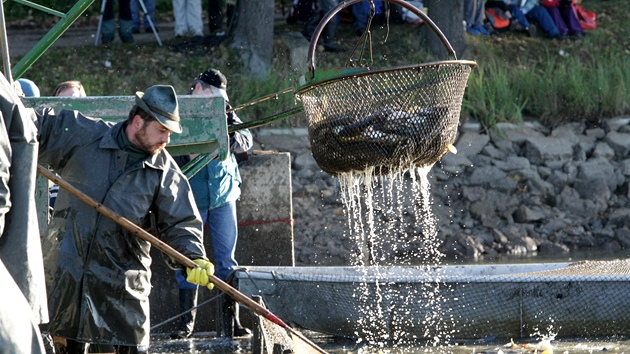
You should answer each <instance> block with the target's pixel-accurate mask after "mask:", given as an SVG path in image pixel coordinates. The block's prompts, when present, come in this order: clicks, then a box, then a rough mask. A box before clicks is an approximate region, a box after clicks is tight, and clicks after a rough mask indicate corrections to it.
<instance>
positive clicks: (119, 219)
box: [37, 164, 326, 353]
mask: <svg viewBox="0 0 630 354" xmlns="http://www.w3.org/2000/svg"><path fill="white" fill-rule="evenodd" d="M37 172H38V173H39V174H41V175H43V176H44V177H46V178H48V179H49V180H51V181H53V182H54V183H55V184H57V185H58V186H59V187H61V188H63V189H65V190H67V191H68V192H70V194H72V195H73V196H75V197H76V198H78V199H79V200H81V201H83V202H84V203H86V204H87V205H89V206H90V207H92V208H94V209H96V210H97V211H98V212H99V213H101V214H103V215H105V216H107V217H108V218H110V219H112V220H113V221H114V222H116V223H117V224H118V225H120V226H122V227H124V228H125V229H127V230H129V231H131V232H132V233H133V234H134V235H136V236H138V237H140V238H141V239H143V240H145V241H147V242H149V243H150V244H151V245H153V246H155V247H157V248H158V249H159V250H160V251H162V252H164V253H166V254H167V255H169V256H170V257H172V258H174V259H175V260H177V261H178V262H179V263H181V264H182V265H184V266H185V267H187V268H197V267H198V266H197V264H196V263H195V262H193V261H192V260H191V259H190V258H188V257H186V256H184V255H183V254H181V253H179V252H178V251H177V250H175V249H174V248H172V247H171V246H169V245H168V244H166V243H165V242H163V241H162V240H160V239H158V238H157V237H155V236H153V235H151V234H150V233H148V232H147V231H146V230H144V229H143V228H141V227H139V226H138V225H136V224H134V223H133V222H131V221H129V220H128V219H127V218H125V217H123V216H121V215H119V214H118V213H116V212H115V211H113V210H111V209H110V208H108V207H106V206H104V205H103V204H101V203H99V202H97V201H95V200H94V199H92V197H90V196H88V195H87V194H85V193H83V192H81V191H80V190H79V189H77V188H76V187H74V186H73V185H71V184H70V183H68V182H66V181H65V180H63V179H62V178H61V177H59V176H57V175H56V174H54V173H53V172H51V171H50V170H48V169H47V168H45V167H43V166H41V165H39V164H38V165H37ZM208 279H209V280H210V281H211V282H212V283H213V284H214V285H215V286H216V287H217V288H219V289H220V290H221V291H223V292H224V293H226V294H228V295H229V296H230V297H232V298H233V299H235V300H236V301H238V302H240V303H241V304H243V305H245V306H246V307H248V308H249V309H250V310H252V311H254V312H255V313H256V314H258V315H260V316H262V317H264V318H266V319H268V320H269V321H271V322H273V323H275V324H277V325H279V326H280V327H282V328H284V329H286V330H287V331H289V332H291V334H293V335H295V336H297V337H299V338H300V339H301V340H302V341H304V342H306V343H307V344H309V345H310V346H311V347H313V349H315V350H317V351H318V352H319V353H326V352H325V351H324V350H323V349H321V348H319V347H318V346H317V345H316V344H315V343H313V342H312V341H310V340H309V339H308V338H306V337H304V335H303V334H301V333H299V332H297V331H296V330H294V329H293V328H291V327H290V326H289V325H287V324H286V323H284V322H283V321H282V320H281V319H280V318H279V317H278V316H276V315H274V314H273V313H271V311H269V310H267V309H266V308H264V307H262V306H260V305H259V304H258V303H256V302H255V301H254V300H252V299H250V298H249V297H247V296H245V294H243V293H241V292H240V291H238V290H236V289H234V288H233V287H231V286H230V285H229V284H227V283H226V282H224V281H223V280H221V279H219V278H217V277H216V276H215V275H210V276H208Z"/></svg>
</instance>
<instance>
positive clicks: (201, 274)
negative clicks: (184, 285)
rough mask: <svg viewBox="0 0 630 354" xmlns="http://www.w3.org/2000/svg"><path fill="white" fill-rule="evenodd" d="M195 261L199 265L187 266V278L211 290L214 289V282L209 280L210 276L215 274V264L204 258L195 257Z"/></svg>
mask: <svg viewBox="0 0 630 354" xmlns="http://www.w3.org/2000/svg"><path fill="white" fill-rule="evenodd" d="M193 262H195V263H196V264H197V265H198V266H199V267H197V268H186V274H188V277H187V278H186V280H187V281H188V282H189V283H193V284H197V285H201V286H205V287H207V288H208V289H210V290H212V289H214V284H212V283H211V282H210V281H209V280H208V276H209V275H212V274H214V265H213V264H212V263H210V262H208V261H206V260H205V259H202V258H199V259H195V260H194V261H193Z"/></svg>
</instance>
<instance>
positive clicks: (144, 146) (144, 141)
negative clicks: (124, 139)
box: [134, 122, 166, 155]
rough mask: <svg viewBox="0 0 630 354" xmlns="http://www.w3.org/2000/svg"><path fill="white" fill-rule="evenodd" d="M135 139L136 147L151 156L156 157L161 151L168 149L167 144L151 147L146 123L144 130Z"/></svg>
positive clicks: (137, 133) (143, 126)
mask: <svg viewBox="0 0 630 354" xmlns="http://www.w3.org/2000/svg"><path fill="white" fill-rule="evenodd" d="M134 138H135V139H136V143H135V145H136V147H137V148H138V149H140V150H142V151H144V152H146V153H147V154H149V155H155V154H157V153H159V152H160V151H162V149H164V147H166V144H153V145H151V143H150V141H149V137H148V136H147V123H146V122H145V123H144V124H143V125H142V128H141V129H140V130H138V131H137V132H136V134H135V135H134Z"/></svg>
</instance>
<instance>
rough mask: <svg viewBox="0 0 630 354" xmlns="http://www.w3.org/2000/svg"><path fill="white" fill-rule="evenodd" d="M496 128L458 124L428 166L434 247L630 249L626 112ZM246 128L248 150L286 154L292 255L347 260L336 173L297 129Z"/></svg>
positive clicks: (350, 245) (469, 252)
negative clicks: (323, 165) (250, 134)
mask: <svg viewBox="0 0 630 354" xmlns="http://www.w3.org/2000/svg"><path fill="white" fill-rule="evenodd" d="M498 127H499V129H500V130H499V131H498V132H492V133H491V134H485V133H483V132H481V131H480V129H479V127H478V126H476V125H467V126H464V127H462V128H461V129H460V133H459V135H458V138H457V141H456V144H455V146H456V147H457V150H458V153H457V154H456V155H453V154H447V155H446V156H445V157H444V158H443V159H442V160H441V161H440V162H438V163H436V164H435V165H434V166H433V168H432V170H431V172H430V174H429V178H430V182H431V196H432V198H433V201H432V203H433V213H434V215H435V217H436V220H437V229H438V238H439V240H440V242H441V243H442V245H441V251H442V252H444V253H445V254H446V255H447V256H448V257H449V258H455V257H458V258H460V259H461V258H479V257H484V256H494V255H498V254H523V255H525V254H534V253H536V254H563V253H568V252H569V251H572V250H586V249H594V250H595V249H596V250H604V251H606V252H608V253H610V254H611V255H616V256H628V254H630V188H629V184H628V178H627V177H628V176H630V118H618V119H612V120H609V121H607V122H605V123H603V124H602V125H601V126H587V125H585V124H583V123H570V124H566V125H563V126H560V127H557V128H555V129H548V128H545V127H543V126H542V125H540V124H537V123H535V122H534V123H531V122H530V123H525V124H523V125H514V124H499V126H498ZM254 135H255V141H256V146H255V147H254V148H255V149H262V150H278V151H288V152H290V153H291V158H292V170H293V171H292V185H293V217H294V220H295V226H294V233H295V255H296V263H297V264H299V265H312V264H318V265H348V264H350V261H351V259H352V256H351V252H353V250H354V249H355V245H354V242H353V241H351V239H350V237H349V236H348V231H347V228H348V227H347V220H348V217H347V215H345V212H344V208H343V205H342V203H341V199H340V190H339V181H338V180H337V179H336V178H334V177H331V176H330V175H328V174H326V173H324V172H322V171H321V170H320V169H319V167H318V166H317V163H316V162H315V160H314V159H313V157H312V155H311V151H310V146H309V140H308V135H307V134H306V132H305V131H303V130H302V131H298V133H295V131H292V132H290V133H289V134H287V132H283V131H274V130H265V129H259V130H256V131H254ZM411 217H412V216H409V218H411ZM407 221H408V223H407V224H408V225H413V222H412V221H411V220H407ZM404 222H405V220H403V223H404Z"/></svg>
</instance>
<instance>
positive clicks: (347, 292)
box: [239, 260, 630, 343]
mask: <svg viewBox="0 0 630 354" xmlns="http://www.w3.org/2000/svg"><path fill="white" fill-rule="evenodd" d="M269 274H271V276H269ZM239 287H240V288H241V289H243V290H244V291H252V292H255V293H257V294H260V295H261V296H262V297H263V299H264V301H265V303H266V305H267V307H268V308H269V309H270V310H271V311H272V312H274V313H276V314H277V315H278V316H280V317H281V318H284V319H285V321H290V322H291V323H295V324H297V325H298V326H299V327H300V328H305V329H308V330H312V331H317V332H321V333H327V334H333V335H336V336H348V337H361V338H364V339H367V341H368V342H369V341H375V342H376V341H385V342H386V343H392V342H398V343H418V341H422V340H423V339H424V340H431V339H433V338H436V337H440V338H442V339H444V340H446V339H480V338H487V337H502V338H532V337H540V336H542V335H548V336H553V337H556V338H594V337H604V336H624V335H630V312H629V311H626V309H628V308H630V297H628V294H627V291H628V289H630V260H615V261H588V262H578V263H572V264H569V263H557V264H552V263H543V264H519V265H496V266H441V267H440V266H438V267H428V268H424V267H396V266H392V267H367V268H365V269H362V268H361V267H294V269H286V270H284V269H275V270H273V271H272V272H270V273H267V274H264V273H259V270H252V271H251V272H249V273H248V275H247V276H246V277H242V278H241V279H239ZM315 299H316V300H315ZM285 335H286V334H285Z"/></svg>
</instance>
